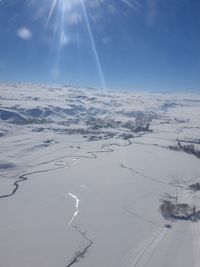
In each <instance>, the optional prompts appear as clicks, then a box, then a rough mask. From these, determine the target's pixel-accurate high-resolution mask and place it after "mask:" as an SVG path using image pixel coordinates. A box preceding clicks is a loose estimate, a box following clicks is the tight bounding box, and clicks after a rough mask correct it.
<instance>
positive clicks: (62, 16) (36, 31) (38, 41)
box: [0, 0, 200, 91]
mask: <svg viewBox="0 0 200 267" xmlns="http://www.w3.org/2000/svg"><path fill="white" fill-rule="evenodd" d="M199 14H200V1H199V0H0V81H6V82H34V83H47V84H64V85H75V86H90V87H97V88H104V89H120V90H123V89H126V90H151V91H160V90H161V91H163V90H164V91H176V90H178V91H180V90H184V91H185V90H186V91H194V90H196V91H200V15H199Z"/></svg>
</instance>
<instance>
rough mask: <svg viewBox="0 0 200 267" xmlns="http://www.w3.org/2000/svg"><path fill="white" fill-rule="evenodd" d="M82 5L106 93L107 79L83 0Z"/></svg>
mask: <svg viewBox="0 0 200 267" xmlns="http://www.w3.org/2000/svg"><path fill="white" fill-rule="evenodd" d="M81 4H82V8H83V13H84V17H85V21H86V25H87V29H88V34H89V38H90V42H91V45H92V50H93V53H94V58H95V61H96V64H97V69H98V74H99V77H100V80H101V84H102V88H103V90H104V92H105V91H106V83H105V78H104V74H103V70H102V66H101V62H100V59H99V55H98V51H97V48H96V45H95V41H94V37H93V34H92V29H91V26H90V22H89V19H88V14H87V9H86V6H85V2H84V0H81Z"/></svg>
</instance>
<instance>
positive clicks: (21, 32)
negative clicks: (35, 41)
mask: <svg viewBox="0 0 200 267" xmlns="http://www.w3.org/2000/svg"><path fill="white" fill-rule="evenodd" d="M17 36H18V37H19V38H21V39H23V40H26V41H27V40H29V39H31V37H32V32H31V30H30V29H28V28H26V27H22V28H19V29H18V30H17Z"/></svg>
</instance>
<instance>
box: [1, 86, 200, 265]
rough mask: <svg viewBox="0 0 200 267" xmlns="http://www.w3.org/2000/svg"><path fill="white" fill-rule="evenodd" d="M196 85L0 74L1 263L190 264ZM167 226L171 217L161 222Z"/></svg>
mask: <svg viewBox="0 0 200 267" xmlns="http://www.w3.org/2000/svg"><path fill="white" fill-rule="evenodd" d="M199 118H200V95H198V94H192V93H191V94H186V93H178V94H175V93H174V94H170V93H160V94H158V93H140V92H123V91H122V92H119V91H112V92H111V91H110V92H105V91H102V90H96V89H93V88H75V87H70V86H65V87H55V86H54V87H53V86H47V85H37V84H23V83H20V84H6V83H1V84H0V152H1V153H0V215H1V216H0V218H1V219H0V266H1V267H69V266H77V267H89V266H93V267H102V266H104V267H142V266H148V267H161V266H162V267H168V266H170V267H177V266H181V267H190V266H194V267H198V266H199V263H200V253H199V252H200V220H199V218H198V217H197V218H196V220H193V219H188V220H185V219H170V218H165V217H164V216H163V215H162V213H161V211H160V206H161V204H162V202H163V200H170V201H174V202H175V201H176V202H177V201H178V202H179V203H184V204H188V205H190V206H191V207H193V206H195V207H196V209H197V211H198V210H199V209H200V193H199V191H195V192H194V191H192V190H191V188H190V185H192V184H195V183H198V182H199V183H200V158H199V157H198V155H197V154H194V153H187V152H186V151H183V150H181V149H178V141H180V142H181V143H182V144H188V143H189V144H190V143H192V144H195V148H196V149H199V144H200V121H199ZM166 225H170V227H166Z"/></svg>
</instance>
